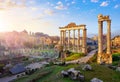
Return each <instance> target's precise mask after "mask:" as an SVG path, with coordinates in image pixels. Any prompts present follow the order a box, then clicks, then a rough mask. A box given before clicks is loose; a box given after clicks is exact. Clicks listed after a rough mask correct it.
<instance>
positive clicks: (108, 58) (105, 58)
mask: <svg viewBox="0 0 120 82" xmlns="http://www.w3.org/2000/svg"><path fill="white" fill-rule="evenodd" d="M104 21H106V22H107V51H106V53H105V54H103V49H104V47H103V22H104ZM98 27H99V30H98V56H97V63H99V64H100V63H103V62H104V63H107V64H111V63H112V54H111V19H110V18H109V16H103V15H102V14H99V15H98Z"/></svg>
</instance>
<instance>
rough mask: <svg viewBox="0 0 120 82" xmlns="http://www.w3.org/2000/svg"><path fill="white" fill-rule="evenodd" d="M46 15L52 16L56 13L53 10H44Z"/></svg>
mask: <svg viewBox="0 0 120 82" xmlns="http://www.w3.org/2000/svg"><path fill="white" fill-rule="evenodd" d="M44 13H45V14H46V15H49V16H52V15H53V14H54V13H55V12H54V11H53V10H51V9H46V10H44Z"/></svg>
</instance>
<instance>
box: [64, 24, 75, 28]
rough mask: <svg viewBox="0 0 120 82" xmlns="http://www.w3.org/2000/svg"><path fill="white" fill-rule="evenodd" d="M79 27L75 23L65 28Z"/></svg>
mask: <svg viewBox="0 0 120 82" xmlns="http://www.w3.org/2000/svg"><path fill="white" fill-rule="evenodd" d="M76 26H77V25H76V24H75V23H69V24H68V25H67V26H65V28H71V27H76Z"/></svg>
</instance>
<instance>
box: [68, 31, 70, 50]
mask: <svg viewBox="0 0 120 82" xmlns="http://www.w3.org/2000/svg"><path fill="white" fill-rule="evenodd" d="M68 50H70V30H68Z"/></svg>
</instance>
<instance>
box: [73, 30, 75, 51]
mask: <svg viewBox="0 0 120 82" xmlns="http://www.w3.org/2000/svg"><path fill="white" fill-rule="evenodd" d="M73 51H75V30H73Z"/></svg>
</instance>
